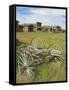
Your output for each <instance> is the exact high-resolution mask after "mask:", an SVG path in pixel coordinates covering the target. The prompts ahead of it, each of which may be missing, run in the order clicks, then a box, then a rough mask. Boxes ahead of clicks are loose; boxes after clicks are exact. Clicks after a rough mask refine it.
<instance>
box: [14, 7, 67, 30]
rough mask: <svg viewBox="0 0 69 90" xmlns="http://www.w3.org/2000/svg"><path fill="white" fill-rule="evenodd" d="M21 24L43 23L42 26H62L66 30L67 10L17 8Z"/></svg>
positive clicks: (17, 15)
mask: <svg viewBox="0 0 69 90" xmlns="http://www.w3.org/2000/svg"><path fill="white" fill-rule="evenodd" d="M16 20H18V21H19V24H24V23H36V22H42V25H43V26H44V25H50V26H51V25H53V26H61V27H62V29H65V27H66V26H65V25H66V10H65V9H53V8H34V7H22V6H17V7H16Z"/></svg>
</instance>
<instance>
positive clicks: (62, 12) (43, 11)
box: [30, 8, 65, 16]
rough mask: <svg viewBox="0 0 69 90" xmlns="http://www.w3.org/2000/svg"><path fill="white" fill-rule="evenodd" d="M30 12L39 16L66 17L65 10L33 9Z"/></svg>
mask: <svg viewBox="0 0 69 90" xmlns="http://www.w3.org/2000/svg"><path fill="white" fill-rule="evenodd" d="M30 12H31V13H32V14H38V15H53V16H65V10H62V9H49V8H32V9H30Z"/></svg>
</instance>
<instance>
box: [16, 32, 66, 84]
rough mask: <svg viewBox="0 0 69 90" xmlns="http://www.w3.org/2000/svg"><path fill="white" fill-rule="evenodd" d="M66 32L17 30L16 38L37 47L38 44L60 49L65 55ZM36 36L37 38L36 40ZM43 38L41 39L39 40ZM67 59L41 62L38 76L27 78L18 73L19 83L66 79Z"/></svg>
mask: <svg viewBox="0 0 69 90" xmlns="http://www.w3.org/2000/svg"><path fill="white" fill-rule="evenodd" d="M65 37H66V36H65V33H47V32H16V39H17V40H18V41H20V42H23V43H26V44H28V45H32V46H33V47H34V46H35V47H36V44H38V46H39V45H41V46H42V47H43V48H53V49H57V50H60V51H62V52H63V53H64V56H65V52H66V51H65V45H66V43H65V42H66V41H65ZM35 38H36V40H35ZM39 38H40V39H41V41H40V40H39ZM65 63H66V60H64V61H62V62H61V61H56V62H51V63H49V64H41V65H39V66H38V67H37V69H38V72H37V75H36V78H34V79H33V80H27V79H26V78H25V75H17V77H16V82H17V83H26V82H50V81H64V80H66V64H65Z"/></svg>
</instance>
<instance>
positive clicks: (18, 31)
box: [9, 5, 67, 85]
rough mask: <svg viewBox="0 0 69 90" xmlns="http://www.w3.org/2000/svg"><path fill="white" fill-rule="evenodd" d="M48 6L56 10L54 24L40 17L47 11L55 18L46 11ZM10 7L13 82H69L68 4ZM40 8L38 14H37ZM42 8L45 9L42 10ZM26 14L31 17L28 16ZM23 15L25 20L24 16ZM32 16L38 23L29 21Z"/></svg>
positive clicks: (10, 72) (10, 78) (11, 76)
mask: <svg viewBox="0 0 69 90" xmlns="http://www.w3.org/2000/svg"><path fill="white" fill-rule="evenodd" d="M47 9H48V10H50V11H52V12H51V14H52V15H53V14H54V17H55V19H54V18H53V17H52V15H51V17H52V18H53V19H54V20H53V22H55V20H57V21H56V22H57V23H56V22H55V25H51V23H50V21H49V23H50V24H49V23H45V20H44V19H43V17H42V18H40V20H39V17H41V15H44V18H45V17H46V18H48V20H51V21H52V18H51V17H50V19H49V16H48V14H46V13H45V10H46V11H47ZM9 10H10V11H9V12H10V62H9V66H10V69H9V74H10V75H9V83H10V84H13V85H23V84H39V83H41V84H42V83H57V82H67V8H66V7H49V6H35V5H11V6H10V9H9ZM38 10H39V12H37V14H38V15H37V17H38V16H39V17H38V18H37V17H35V16H36V11H38ZM41 10H43V13H41V12H40V11H41ZM53 10H54V11H55V12H56V11H57V12H56V13H55V12H53ZM50 11H49V12H48V13H49V14H50ZM58 12H59V13H58ZM63 13H64V14H63ZM24 14H25V16H26V15H28V16H29V17H28V18H27V17H25V16H24ZM39 14H40V15H39ZM57 14H58V15H57ZM22 15H23V17H22V18H24V19H25V20H24V19H20V18H21V17H20V16H22ZM30 16H31V18H32V17H33V18H34V17H35V19H34V23H30V22H29V23H27V19H28V21H31V19H29V18H30ZM60 17H61V18H62V19H61V18H60ZM33 18H32V20H33ZM63 18H64V19H63ZM19 20H20V21H19ZM58 20H60V22H59V21H58ZM63 20H64V21H65V23H64V21H63ZM61 21H62V23H61ZM18 23H19V24H18ZM20 23H21V24H20ZM43 23H44V24H43ZM63 23H64V26H63ZM62 26H63V27H62ZM59 70H60V73H59ZM53 76H54V77H53ZM59 77H60V78H59ZM61 77H62V78H61Z"/></svg>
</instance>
